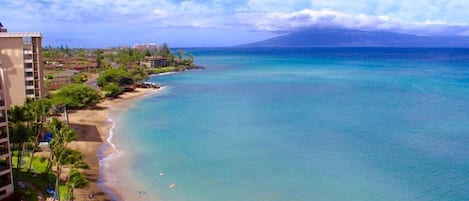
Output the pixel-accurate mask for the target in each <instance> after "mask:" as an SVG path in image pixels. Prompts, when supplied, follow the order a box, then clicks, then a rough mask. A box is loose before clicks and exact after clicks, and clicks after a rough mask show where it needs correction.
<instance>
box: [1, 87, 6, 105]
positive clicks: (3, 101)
mask: <svg viewBox="0 0 469 201" xmlns="http://www.w3.org/2000/svg"><path fill="white" fill-rule="evenodd" d="M0 93H2V91H1V90H0ZM3 106H5V100H2V99H0V107H3Z"/></svg>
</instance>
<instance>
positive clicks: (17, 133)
mask: <svg viewBox="0 0 469 201" xmlns="http://www.w3.org/2000/svg"><path fill="white" fill-rule="evenodd" d="M9 130H10V135H11V138H10V139H11V142H12V143H15V144H17V145H18V157H17V163H16V164H17V165H16V167H17V171H16V179H18V176H19V173H20V171H21V165H22V158H23V151H24V144H25V143H26V142H27V141H28V138H29V133H30V132H31V128H30V127H29V126H28V125H27V124H24V123H16V124H15V125H14V126H11V127H9Z"/></svg>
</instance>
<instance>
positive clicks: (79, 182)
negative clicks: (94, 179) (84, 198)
mask: <svg viewBox="0 0 469 201" xmlns="http://www.w3.org/2000/svg"><path fill="white" fill-rule="evenodd" d="M88 184H89V182H88V180H87V179H86V177H85V175H84V174H83V173H81V172H80V171H78V170H72V171H70V173H69V174H68V179H67V183H66V184H65V186H66V187H67V189H68V197H69V200H73V199H74V198H75V197H74V195H73V194H74V193H73V191H74V190H75V189H76V188H83V187H86V186H88Z"/></svg>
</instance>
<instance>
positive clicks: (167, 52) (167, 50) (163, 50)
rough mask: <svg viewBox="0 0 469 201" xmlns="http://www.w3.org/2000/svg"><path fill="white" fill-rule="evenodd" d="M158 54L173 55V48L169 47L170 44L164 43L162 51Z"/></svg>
mask: <svg viewBox="0 0 469 201" xmlns="http://www.w3.org/2000/svg"><path fill="white" fill-rule="evenodd" d="M158 55H160V56H164V57H168V56H170V55H172V53H171V50H170V49H169V46H168V44H166V43H163V45H162V46H161V49H160V51H159V52H158Z"/></svg>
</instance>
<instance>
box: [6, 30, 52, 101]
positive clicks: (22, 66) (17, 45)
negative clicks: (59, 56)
mask: <svg viewBox="0 0 469 201" xmlns="http://www.w3.org/2000/svg"><path fill="white" fill-rule="evenodd" d="M0 26H1V28H0V59H1V60H2V65H1V69H3V71H4V73H5V76H6V77H7V79H5V80H4V82H5V85H4V86H2V89H3V90H5V91H6V92H7V94H9V96H7V97H5V101H6V105H7V107H8V106H10V105H23V103H24V102H25V100H26V98H33V99H39V98H41V97H43V96H44V93H45V88H44V80H43V77H44V75H43V63H42V35H41V33H38V32H21V33H15V32H7V30H6V29H5V28H4V27H3V26H2V25H1V24H0Z"/></svg>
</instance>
